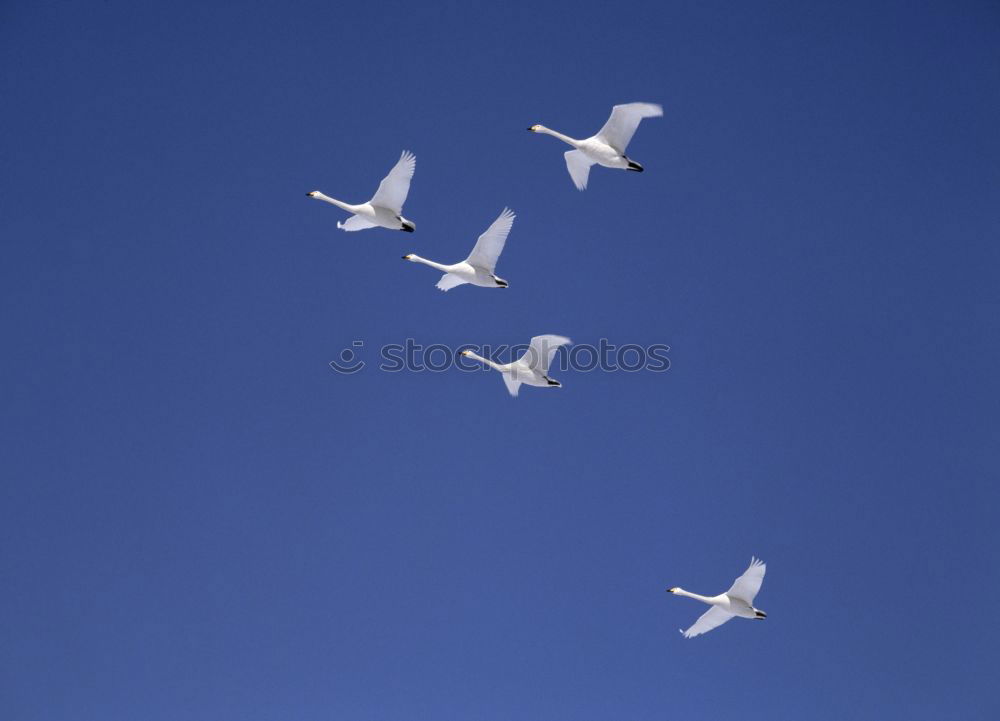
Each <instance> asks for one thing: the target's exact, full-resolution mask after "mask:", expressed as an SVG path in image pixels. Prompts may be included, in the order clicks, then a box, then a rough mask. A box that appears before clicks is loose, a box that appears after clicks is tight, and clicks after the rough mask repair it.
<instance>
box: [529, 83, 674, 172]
mask: <svg viewBox="0 0 1000 721" xmlns="http://www.w3.org/2000/svg"><path fill="white" fill-rule="evenodd" d="M661 115H663V108H661V107H660V106H659V105H654V104H653V103H626V104H625V105H616V106H614V107H613V108H611V117H610V118H608V122H606V123H605V124H604V127H603V128H601V129H600V130H599V131H597V135H594V136H592V137H589V138H585V139H584V140H576V139H574V138H570V137H568V136H566V135H563V134H562V133H557V132H556V131H555V130H549V129H548V128H546V127H545V126H544V125H532V126H531V127H530V128H528V130H530V131H531V132H533V133H545V134H546V135H551V136H552V137H554V138H559V139H560V140H561V141H563V142H564V143H568V144H569V145H572V146H573V147H574V148H576V150H568V151H566V167H567V168H568V169H569V177H571V178H572V179H573V184H574V185H576V187H577V190H586V189H587V177H588V176H589V175H590V166H591V165H593V164H594V163H597V164H598V165H603V166H604V167H605V168H621V169H623V170H635V171H637V172H639V173H641V172H642V166H641V165H639V164H638V163H637V162H635V161H634V160H630V159H629V158H628V157H627V156H626V155H625V148H626V147H628V143H629V141H630V140H631V139H632V136H633V135H635V129H636V128H638V127H639V121H641V120H642V119H643V118H658V117H660V116H661Z"/></svg>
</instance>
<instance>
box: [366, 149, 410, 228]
mask: <svg viewBox="0 0 1000 721" xmlns="http://www.w3.org/2000/svg"><path fill="white" fill-rule="evenodd" d="M416 167H417V158H416V156H414V155H413V153H411V152H410V151H409V150H404V151H403V154H402V155H400V156H399V162H398V163H396V165H395V166H393V168H392V170H390V171H389V174H388V175H387V176H385V178H383V179H382V182H381V183H379V185H378V190H377V191H375V196H374V197H373V198H372V200H371V203H372V205H381V206H382V207H383V208H388V209H389V210H391V211H392V212H394V213H402V212H403V203H405V202H406V195H407V193H409V192H410V178H412V177H413V171H414V170H415V169H416Z"/></svg>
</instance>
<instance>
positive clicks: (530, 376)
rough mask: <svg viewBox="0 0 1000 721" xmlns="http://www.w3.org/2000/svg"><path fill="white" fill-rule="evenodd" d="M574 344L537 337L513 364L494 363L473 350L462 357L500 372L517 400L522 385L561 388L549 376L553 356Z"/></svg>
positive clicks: (564, 338)
mask: <svg viewBox="0 0 1000 721" xmlns="http://www.w3.org/2000/svg"><path fill="white" fill-rule="evenodd" d="M569 343H572V341H571V340H570V339H569V338H566V337H564V336H561V335H536V336H535V337H534V338H532V339H531V343H529V344H528V350H527V351H525V353H524V355H522V356H521V357H520V358H518V359H517V360H516V361H514V362H513V363H506V364H501V363H494V362H493V361H491V360H490V359H489V358H483V357H482V356H480V355H476V354H475V353H473V352H472V351H471V350H464V351H462V355H464V356H466V357H468V358H473V359H475V360H477V361H480V362H482V363H485V364H486V365H488V366H489V367H490V368H493V369H494V370H498V371H500V374H501V375H502V376H503V382H504V385H505V386H507V392H508V393H510V394H511V395H512V396H514V397H515V398H516V397H517V392H518V390H520V388H521V384H522V383H526V384H527V385H529V386H542V387H554V388H561V387H562V383H560V382H559V381H556V380H552V379H551V378H549V376H548V375H547V374H548V372H549V364H550V363H551V362H552V356H554V355H555V354H556V351H557V350H559V347H560V346H564V345H567V344H569Z"/></svg>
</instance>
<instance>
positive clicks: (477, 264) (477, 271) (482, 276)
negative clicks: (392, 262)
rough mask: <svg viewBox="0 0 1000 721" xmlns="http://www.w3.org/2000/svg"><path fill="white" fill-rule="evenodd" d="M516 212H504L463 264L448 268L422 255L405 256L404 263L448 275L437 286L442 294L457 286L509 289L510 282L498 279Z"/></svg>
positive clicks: (480, 239)
mask: <svg viewBox="0 0 1000 721" xmlns="http://www.w3.org/2000/svg"><path fill="white" fill-rule="evenodd" d="M515 217H516V216H515V215H514V213H513V211H511V210H508V209H507V208H504V209H503V212H502V213H500V215H499V217H497V219H496V220H494V221H493V225H491V226H490V227H489V228H487V229H486V232H485V233H483V234H482V235H480V236H479V240H477V241H476V245H475V247H474V248H473V249H472V253H470V254H469V257H468V258H466V259H465V260H463V261H462V262H461V263H455V264H453V265H444V264H442V263H435V262H434V261H433V260H427V259H426V258H421V257H420V256H419V255H415V254H413V253H409V254H407V255H404V256H403V260H409V261H411V262H413V263H423V264H424V265H429V266H430V267H431V268H437V269H438V270H440V271H442V272H443V273H444V275H442V276H441V280H439V281H438V282H437V287H438V288H440V289H441V290H451V289H452V288H454V287H455V286H458V285H464V284H466V283H472V285H478V286H482V287H483V288H506V287H507V281H505V280H504V279H503V278H498V277H496V275H494V272H493V271H494V270H495V269H496V267H497V258H499V257H500V253H501V252H502V251H503V246H504V243H506V242H507V234H508V233H510V228H511V226H512V225H513V224H514V218H515Z"/></svg>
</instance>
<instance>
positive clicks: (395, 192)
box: [306, 150, 417, 233]
mask: <svg viewBox="0 0 1000 721" xmlns="http://www.w3.org/2000/svg"><path fill="white" fill-rule="evenodd" d="M416 167H417V158H416V157H415V156H414V155H413V153H411V152H410V151H409V150H404V151H403V154H402V155H400V156H399V162H397V163H396V164H395V165H394V166H393V168H392V170H390V171H389V174H388V175H387V176H385V178H383V179H382V182H381V183H379V185H378V190H376V191H375V195H374V196H372V199H371V200H369V201H368V202H367V203H362V204H361V205H351V204H350V203H345V202H343V201H340V200H337V199H336V198H331V197H330V196H329V195H323V194H322V193H321V192H319V191H318V190H314V191H312V192H311V193H306V195H308V196H309V197H310V198H316V199H317V200H323V201H326V202H327V203H330V204H332V205H336V206H337V207H338V208H343V209H344V210H346V211H347V212H348V213H354V215H352V216H351V217H350V218H348V219H347V220H345V221H344V222H343V223H341V222H338V223H337V227H338V228H340V229H341V230H348V231H350V230H364V229H365V228H374V227H376V226H381V227H382V228H388V229H389V230H405V231H406V232H408V233H412V232H413V231H414V229H415V228H416V227H417V226H416V224H415V223H414V222H413V221H412V220H407V219H406V218H404V217H403V215H402V213H403V203H405V202H406V195H407V193H409V192H410V179H411V178H412V177H413V171H414V170H415V169H416Z"/></svg>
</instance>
